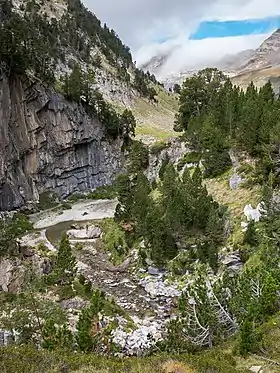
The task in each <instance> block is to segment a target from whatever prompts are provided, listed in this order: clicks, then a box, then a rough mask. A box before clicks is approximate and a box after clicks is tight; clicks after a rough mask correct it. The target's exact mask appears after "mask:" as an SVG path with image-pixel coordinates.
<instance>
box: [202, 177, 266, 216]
mask: <svg viewBox="0 0 280 373" xmlns="http://www.w3.org/2000/svg"><path fill="white" fill-rule="evenodd" d="M229 174H230V172H229V173H226V174H224V175H222V177H221V178H216V179H207V180H205V181H204V183H205V185H206V187H207V190H208V192H209V194H211V195H212V196H213V198H214V199H215V200H216V201H217V202H219V203H220V204H222V205H225V206H228V208H229V210H230V213H231V216H232V218H233V219H234V221H235V222H236V223H237V222H238V223H240V222H241V221H242V220H244V219H245V216H244V213H243V210H244V207H245V205H247V204H252V206H256V205H257V204H258V203H259V199H260V191H261V190H260V187H259V186H257V185H255V186H254V187H252V188H250V189H247V188H237V189H234V190H231V189H230V186H229Z"/></svg>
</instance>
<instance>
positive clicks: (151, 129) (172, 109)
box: [132, 87, 178, 140]
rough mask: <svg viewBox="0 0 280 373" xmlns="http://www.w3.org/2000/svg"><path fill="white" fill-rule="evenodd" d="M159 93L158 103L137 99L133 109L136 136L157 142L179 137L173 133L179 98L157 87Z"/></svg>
mask: <svg viewBox="0 0 280 373" xmlns="http://www.w3.org/2000/svg"><path fill="white" fill-rule="evenodd" d="M157 93H158V96H157V99H158V103H152V102H149V101H148V100H146V99H143V98H137V99H135V101H134V104H133V107H132V109H133V111H134V115H135V117H136V119H137V128H136V134H137V135H138V136H141V137H142V136H151V137H154V138H156V139H157V140H165V139H168V138H170V137H174V136H178V133H177V132H174V131H173V124H174V117H175V113H176V112H177V111H178V100H177V97H176V96H175V95H174V94H171V93H169V92H167V91H165V90H164V89H163V88H161V87H157Z"/></svg>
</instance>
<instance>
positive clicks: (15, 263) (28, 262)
mask: <svg viewBox="0 0 280 373" xmlns="http://www.w3.org/2000/svg"><path fill="white" fill-rule="evenodd" d="M51 270H52V263H51V260H50V259H49V258H45V257H41V256H40V255H39V254H38V253H37V252H36V251H35V250H33V249H32V248H25V247H23V248H20V254H19V256H18V257H14V258H9V259H8V258H3V259H1V260H0V292H1V291H3V292H5V293H6V292H10V293H18V292H19V291H21V289H22V286H24V285H26V284H27V283H28V281H29V280H30V276H32V275H37V276H41V275H43V274H48V273H50V272H51Z"/></svg>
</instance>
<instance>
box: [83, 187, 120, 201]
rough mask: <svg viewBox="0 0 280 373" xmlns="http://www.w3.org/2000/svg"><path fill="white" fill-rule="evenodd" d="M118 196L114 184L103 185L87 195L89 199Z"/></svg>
mask: <svg viewBox="0 0 280 373" xmlns="http://www.w3.org/2000/svg"><path fill="white" fill-rule="evenodd" d="M116 196H117V192H116V188H115V186H114V185H108V186H102V187H98V188H96V189H95V190H94V191H93V192H91V193H89V194H88V195H87V198H89V199H96V200H97V199H114V198H116Z"/></svg>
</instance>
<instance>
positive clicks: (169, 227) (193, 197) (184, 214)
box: [115, 144, 225, 270]
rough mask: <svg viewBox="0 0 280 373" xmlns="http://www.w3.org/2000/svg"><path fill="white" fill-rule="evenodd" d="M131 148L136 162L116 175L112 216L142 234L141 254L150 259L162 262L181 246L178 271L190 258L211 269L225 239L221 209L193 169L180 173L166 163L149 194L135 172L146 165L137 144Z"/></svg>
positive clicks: (191, 261)
mask: <svg viewBox="0 0 280 373" xmlns="http://www.w3.org/2000/svg"><path fill="white" fill-rule="evenodd" d="M133 147H134V150H135V151H137V152H138V154H140V153H141V157H140V159H141V160H142V162H139V157H138V158H137V157H135V158H133V161H132V163H131V165H130V170H131V172H130V173H129V174H127V175H123V176H121V177H119V179H118V182H117V189H118V200H119V205H118V207H117V211H116V216H115V217H116V219H117V220H118V221H121V222H124V223H130V224H131V225H132V226H133V231H134V234H135V236H136V237H142V238H143V239H144V241H145V245H146V247H147V250H146V251H143V252H142V254H143V255H144V256H148V255H150V257H151V259H152V260H153V261H154V262H155V263H157V264H159V265H163V264H165V263H166V262H168V261H169V260H171V259H173V258H174V257H175V256H176V255H177V254H178V249H179V247H180V246H183V247H185V248H187V249H188V257H187V258H185V261H186V263H185V265H184V266H183V267H184V268H183V270H185V269H186V268H187V262H189V263H193V262H194V261H195V260H196V259H199V260H201V261H202V262H204V263H209V264H210V266H211V267H212V268H213V269H214V270H216V269H217V265H218V249H219V246H220V245H221V244H222V243H223V241H224V239H225V235H224V222H225V211H223V209H221V207H220V206H219V205H218V203H216V202H214V201H213V199H212V197H211V196H209V195H208V193H207V190H206V188H205V187H204V186H203V185H202V174H201V171H200V169H199V167H197V168H196V169H195V171H194V173H193V175H192V176H191V175H190V172H189V170H188V168H186V169H185V171H184V173H183V175H182V176H180V175H179V173H178V172H177V171H176V170H175V168H174V167H173V165H172V164H169V163H166V164H164V165H163V167H164V169H163V170H161V175H162V177H161V179H162V180H160V181H159V182H158V185H155V183H154V185H153V188H154V190H155V188H157V189H156V193H157V194H158V196H157V198H155V195H154V190H152V188H151V186H150V184H149V182H148V180H147V178H146V176H145V175H144V173H143V171H142V170H141V168H145V166H146V161H145V159H146V155H145V151H143V149H141V147H140V146H139V145H135V144H134V145H133ZM137 170H138V172H137ZM179 270H180V269H179Z"/></svg>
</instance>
